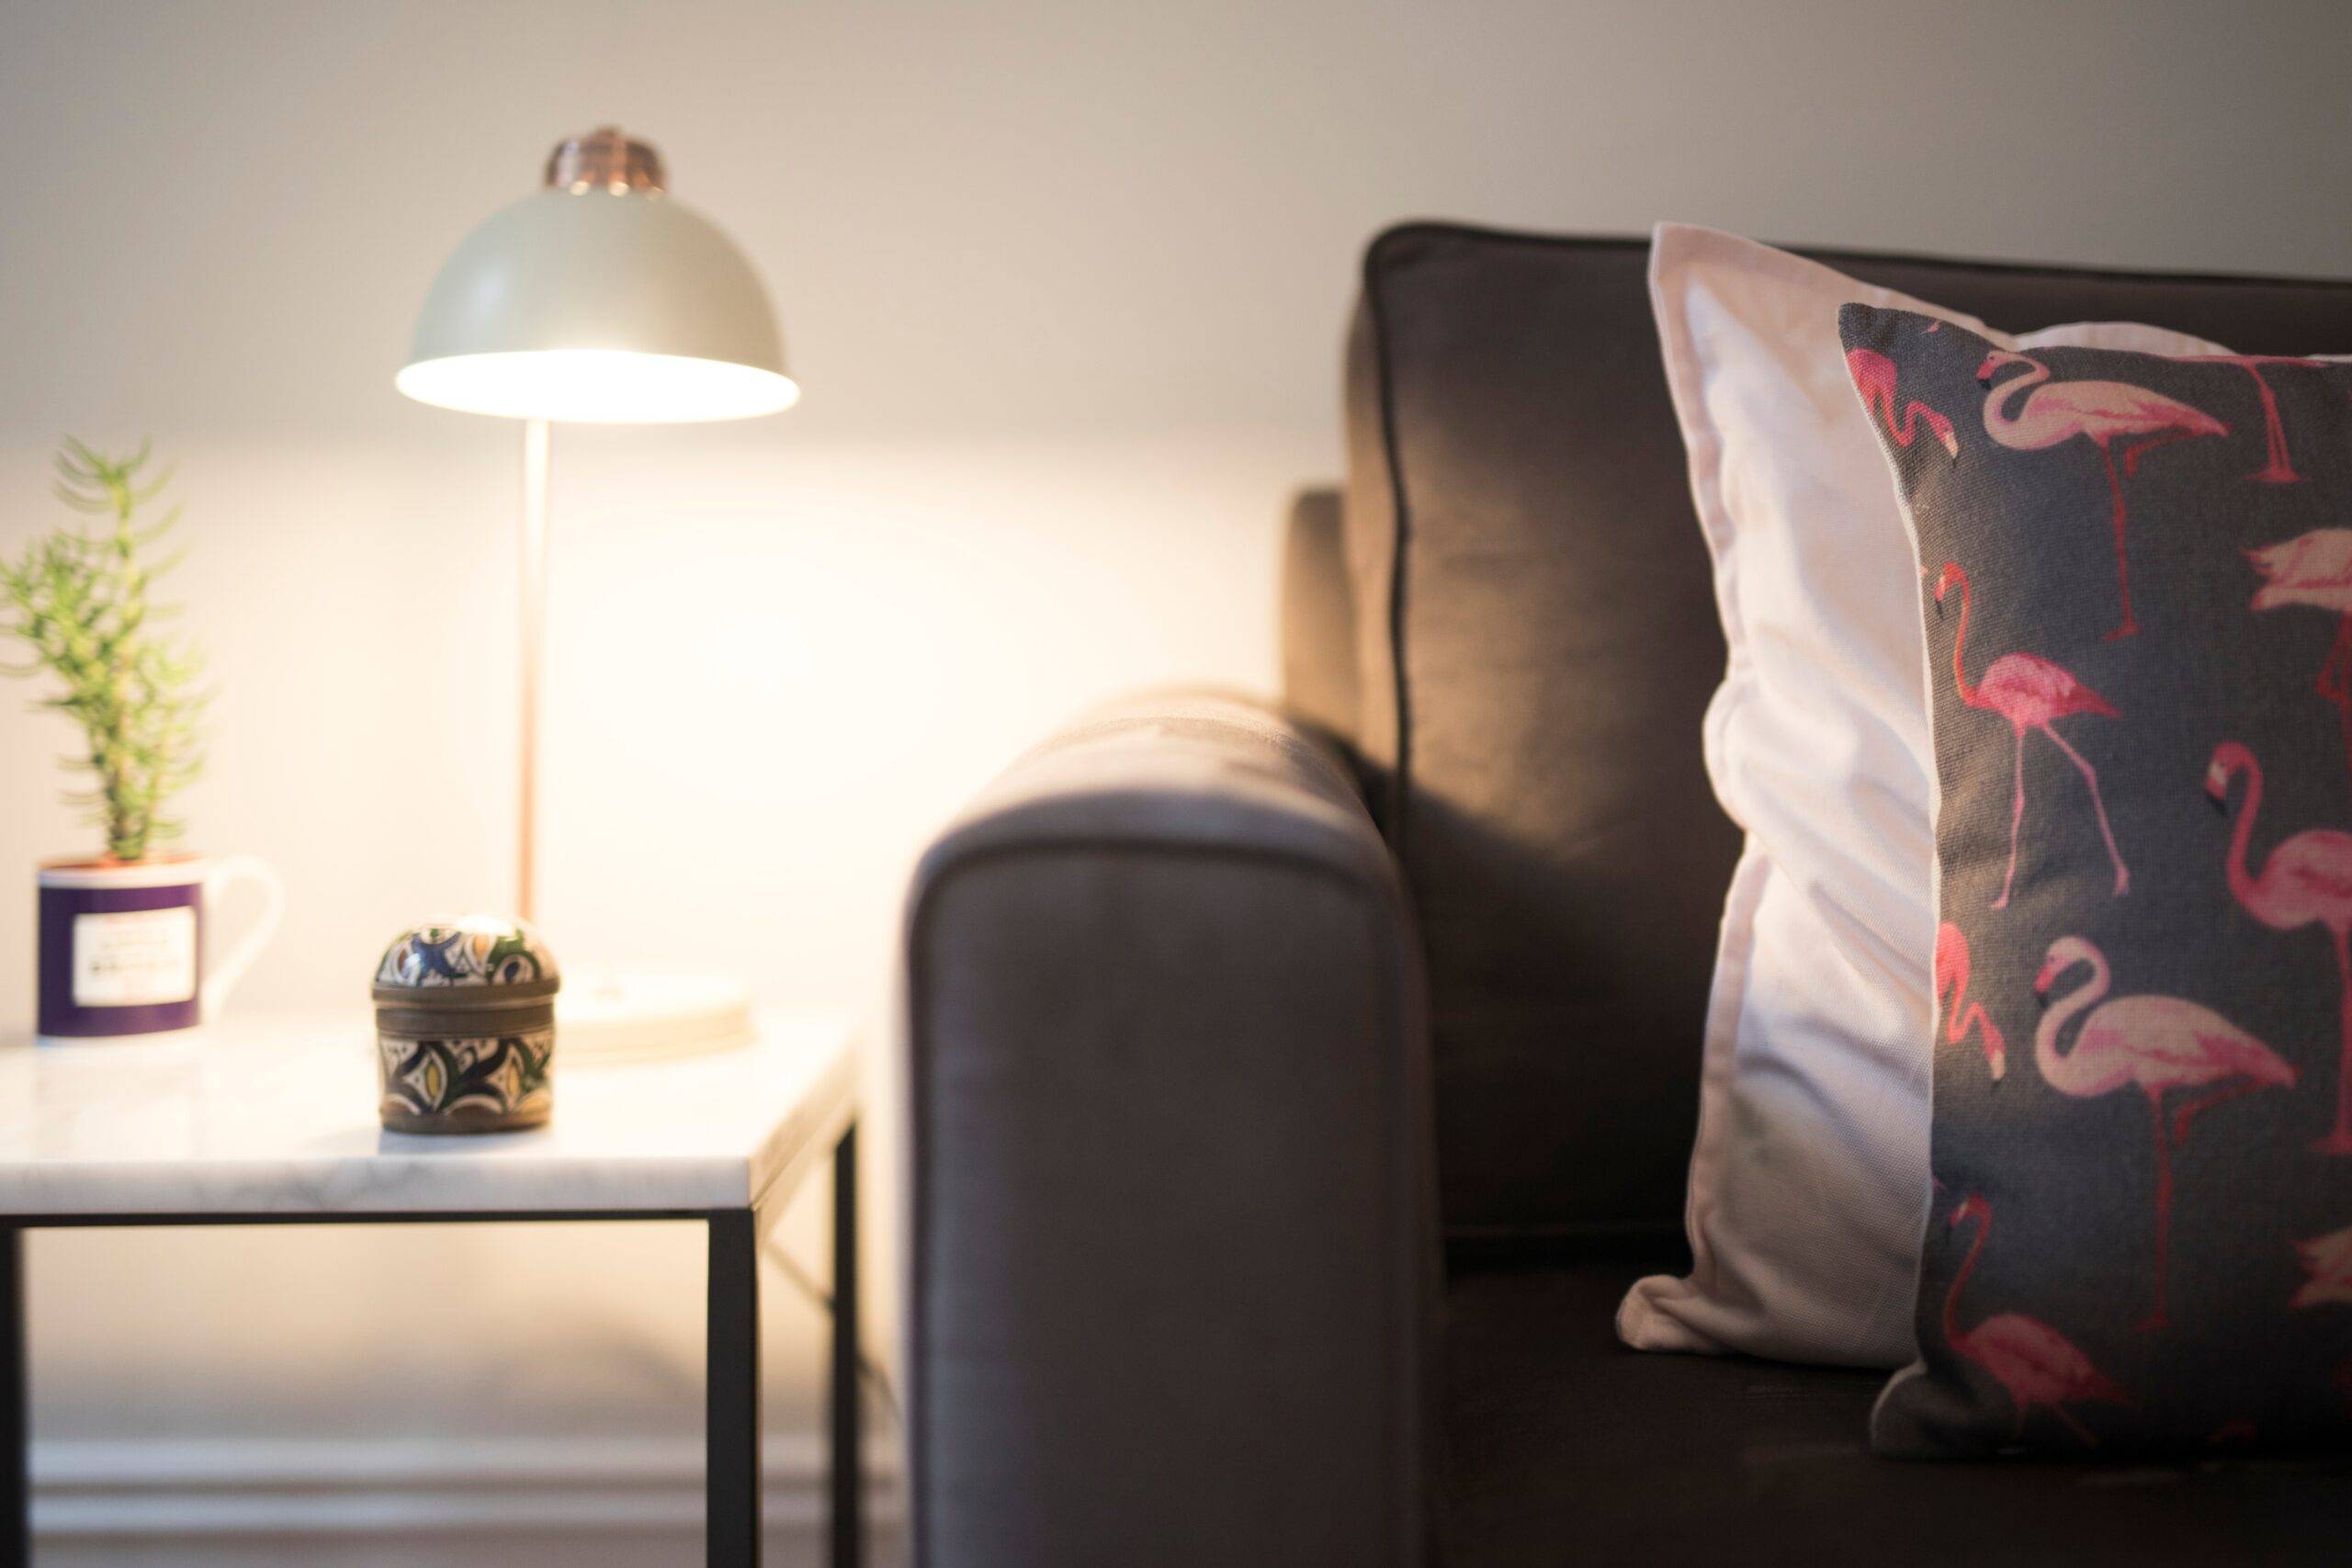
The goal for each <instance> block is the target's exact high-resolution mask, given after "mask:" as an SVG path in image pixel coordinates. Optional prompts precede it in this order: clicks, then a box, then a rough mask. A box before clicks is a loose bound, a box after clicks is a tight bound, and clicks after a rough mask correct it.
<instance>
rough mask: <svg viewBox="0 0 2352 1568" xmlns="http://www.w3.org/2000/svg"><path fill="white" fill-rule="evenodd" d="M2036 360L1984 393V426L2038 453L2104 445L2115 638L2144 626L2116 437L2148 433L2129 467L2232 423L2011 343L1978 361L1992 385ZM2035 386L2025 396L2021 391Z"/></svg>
mask: <svg viewBox="0 0 2352 1568" xmlns="http://www.w3.org/2000/svg"><path fill="white" fill-rule="evenodd" d="M2010 365H2023V366H2027V367H2030V370H2029V373H2028V374H2026V375H2023V376H2018V377H2016V378H2012V379H2010V380H2008V381H2005V382H2003V383H2002V384H2001V388H2000V389H1999V390H1998V391H1996V392H1994V393H1993V394H1992V395H1991V396H1989V397H1987V398H1986V399H1985V434H1988V435H1990V436H1991V437H1992V438H1993V439H1994V440H1996V441H1997V442H1999V443H2000V444H2001V445H2002V446H2007V447H2008V448H2009V449H2010V450H2011V451H2013V452H2039V451H2041V450H2042V449H2044V448H2045V447H2050V446H2059V445H2060V444H2062V443H2064V442H2067V441H2071V440H2073V439H2075V437H2076V436H2078V435H2079V436H2082V437H2084V438H2085V439H2086V440H2088V441H2089V442H2090V443H2091V445H2092V446H2097V447H2098V458H2099V462H2100V463H2101V464H2102V465H2104V466H2105V468H2106V469H2107V492H2108V497H2109V522H2110V524H2111V525H2112V526H2113V527H2114V529H2115V591H2116V596H2117V597H2118V598H2119V599H2120V601H2121V603H2122V609H2123V619H2122V620H2121V621H2120V622H2119V623H2118V624H2117V625H2116V626H2115V627H2114V629H2113V630H2111V631H2109V633H2108V634H2107V636H2108V638H2109V640H2110V641H2112V640H2113V639H2115V638H2117V637H2130V636H2131V635H2132V634H2134V633H2135V632H2137V631H2138V630H2139V629H2140V624H2139V622H2138V621H2136V620H2134V619H2133V618H2132V615H2131V565H2130V562H2129V560H2128V559H2127V558H2126V557H2125V554H2124V548H2123V535H2124V528H2125V522H2126V519H2125V516H2124V507H2123V481H2122V480H2121V479H2118V478H2117V477H2116V472H2115V453H2114V451H2113V450H2112V447H2113V444H2114V443H2115V442H2117V441H2120V440H2121V439H2123V438H2124V437H2126V436H2133V435H2142V436H2145V437H2147V439H2146V440H2144V441H2136V442H2133V443H2131V445H2130V446H2125V447H2124V448H2123V472H2124V473H2125V474H2127V475H2129V474H2134V473H2137V472H2138V471H2139V468H2140V459H2141V458H2142V457H2144V456H2145V455H2146V454H2148V453H2149V452H2151V451H2154V449H2155V448H2156V447H2159V446H2167V445H2169V444H2170V443H2172V442H2175V441H2186V440H2188V439H2189V438H2190V437H2191V436H2197V435H2227V434H2229V433H2230V427H2229V426H2228V425H2226V424H2223V423H2222V422H2221V421H2220V420H2218V419H2215V418H2214V417H2213V416H2212V415H2211V414H2209V413H2206V412H2203V411H2201V410H2199V409H2193V408H2190V407H2189V406H2188V404H2187V403H2184V402H2180V401H2178V400H2175V399H2172V398H2167V397H2165V395H2164V394H2163V393H2161V392H2152V391H2150V390H2148V389H2146V388H2145V387H2133V386H2128V385H2126V384H2125V383H2123V382H2121V381H2057V382H2052V381H2051V379H2050V367H2048V366H2047V365H2044V364H2043V363H2042V362H2041V361H2040V360H2039V359H2031V358H2028V357H2027V356H2026V355H2022V354H2012V353H2010V352H2008V351H2007V349H1998V348H1996V349H1995V350H1994V351H1993V352H1992V353H1990V354H1988V355H1985V362H1984V363H1983V364H1982V365H1979V366H1978V367H1976V379H1977V382H1978V383H1979V384H1980V385H1982V386H1986V387H1990V386H1991V385H1992V382H1993V374H1994V372H1996V371H1997V370H1999V369H2001V368H2002V367H2005V366H2010ZM2029 389H2030V394H2029V395H2027V396H2026V397H2025V400H2024V401H2023V402H2022V403H2019V404H2018V406H2017V407H2015V408H2012V407H2011V406H2010V405H2011V404H2012V403H2018V395H2019V394H2020V393H2028V392H2029Z"/></svg>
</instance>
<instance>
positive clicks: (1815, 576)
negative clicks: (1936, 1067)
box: [1617, 223, 2214, 1367]
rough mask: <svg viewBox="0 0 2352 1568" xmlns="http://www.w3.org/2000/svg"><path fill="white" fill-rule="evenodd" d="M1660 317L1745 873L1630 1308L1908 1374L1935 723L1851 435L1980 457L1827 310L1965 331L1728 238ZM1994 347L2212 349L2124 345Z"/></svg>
mask: <svg viewBox="0 0 2352 1568" xmlns="http://www.w3.org/2000/svg"><path fill="white" fill-rule="evenodd" d="M1650 291H1651V297H1652V301H1653V304H1654V306H1655V309H1656V313H1657V326H1658V336H1659V341H1660V344H1661V346H1662V348H1663V349H1664V352H1665V358H1666V369H1667V380H1668V385H1669V387H1670V388H1671V389H1672V391H1673V395H1674V405H1675V413H1676V417H1677V419H1678V420H1679V423H1680V424H1681V427H1682V434H1683V440H1684V445H1685V446H1686V447H1687V448H1688V450H1689V454H1690V459H1691V491H1692V495H1693V498H1694V500H1695V501H1696V502H1697V506H1698V513H1699V518H1700V522H1701V525H1702V527H1703V529H1704V530H1705V534H1706V539H1707V546H1708V549H1709V551H1710V552H1711V554H1712V556H1713V561H1714V569H1715V589H1716V598H1717V603H1718V604H1719V605H1720V606H1721V609H1722V612H1723V621H1724V640H1725V642H1726V643H1727V644H1728V645H1729V648H1730V654H1731V658H1730V663H1729V666H1728V668H1727V669H1726V670H1725V671H1724V682H1723V686H1722V688H1721V690H1720V691H1718V692H1717V694H1716V695H1715V699H1714V702H1713V705H1712V706H1711V707H1710V708H1709V710H1708V715H1707V726H1706V735H1705V744H1706V758H1707V770H1708V775H1709V777H1710V779H1711V780H1712V781H1713V784H1714V788H1715V793H1716V795H1717V796H1718V797H1719V798H1720V799H1721V800H1722V802H1723V804H1724V810H1725V811H1727V812H1728V813H1729V814H1730V815H1731V817H1732V818H1733V819H1734V820H1735V821H1736V822H1738V823H1739V824H1740V826H1741V827H1742V828H1743V829H1745V830H1746V831H1747V849H1746V852H1745V853H1744V854H1743V855H1742V857H1741V859H1740V863H1739V868H1738V871H1737V873H1736V875H1735V876H1734V878H1733V882H1732V886H1731V889H1730V892H1729V895H1728V897H1726V899H1725V901H1724V921H1723V934H1722V939H1721V942H1720V944H1719V946H1718V950H1717V956H1716V968H1715V984H1714V988H1713V994H1712V995H1711V996H1710V998H1709V999H1708V1010H1707V1023H1706V1034H1705V1043H1704V1054H1705V1060H1704V1066H1703V1071H1702V1077H1701V1086H1702V1087H1701V1103H1700V1111H1699V1130H1698V1137H1697V1139H1696V1141H1695V1143H1694V1145H1693V1146H1692V1150H1691V1186H1690V1199H1689V1204H1688V1215H1687V1217H1688V1222H1689V1226H1690V1235H1691V1271H1690V1273H1689V1274H1688V1275H1684V1276H1676V1275H1658V1276H1656V1277H1653V1278H1650V1279H1646V1280H1642V1281H1641V1282H1640V1283H1638V1284H1637V1285H1635V1286H1634V1289H1633V1291H1632V1292H1631V1293H1630V1294H1629V1295H1628V1296H1627V1297H1626V1298H1625V1302H1624V1304H1623V1308H1622V1309H1621V1310H1620V1312H1619V1314H1618V1319H1617V1325H1618V1332H1619V1333H1620V1335H1621V1336H1622V1337H1623V1338H1624V1339H1625V1341H1626V1342H1627V1343H1628V1344H1631V1345H1634V1346H1635V1347H1637V1348H1642V1349H1646V1350H1689V1351H1726V1350H1739V1351H1746V1352H1747V1353H1749V1354H1752V1355H1758V1356H1773V1357H1779V1358H1781V1359H1790V1360H1804V1361H1831V1362H1838V1363H1843V1364H1849V1365H1857V1366H1873V1367H1896V1366H1900V1365H1902V1364H1903V1363H1904V1362H1905V1361H1907V1360H1909V1359H1910V1358H1911V1353H1912V1344H1911V1295H1912V1290H1913V1285H1914V1281H1915V1279H1916V1276H1917V1269H1918V1258H1919V1252H1918V1247H1919V1192H1920V1189H1921V1188H1922V1186H1923V1185H1924V1184H1925V1183H1926V1181H1927V1175H1928V1053H1927V1049H1926V1044H1925V1040H1926V1032H1927V1027H1928V1016H1929V1013H1930V1011H1931V1010H1932V1007H1933V992H1932V987H1931V985H1930V980H1931V976H1930V973H1929V957H1930V943H1931V942H1932V940H1933V936H1934V931H1935V926H1936V922H1935V918H1934V914H1933V908H1932V905H1931V903H1930V899H1929V893H1928V863H1929V861H1930V859H1931V858H1932V853H1933V848H1934V840H1933V839H1932V837H1931V836H1930V834H1929V831H1928V795H1929V781H1930V778H1931V772H1930V764H1929V758H1928V715H1927V698H1926V694H1925V693H1924V691H1923V689H1922V687H1921V684H1920V678H1919V628H1918V616H1917V610H1916V608H1915V606H1914V604H1913V594H1912V592H1911V589H1910V582H1911V579H1912V576H1913V571H1914V569H1913V567H1912V564H1911V552H1910V548H1909V547H1908V546H1907V544H1906V543H1905V539H1904V534H1903V522H1902V518H1901V516H1900V514H1899V513H1898V511H1897V509H1896V506H1895V502H1894V497H1893V496H1892V495H1890V494H1889V493H1888V491H1887V484H1886V470H1885V465H1884V464H1883V463H1882V462H1881V461H1880V460H1879V456H1878V451H1877V446H1876V444H1875V443H1874V442H1873V441H1872V439H1871V428H1872V425H1873V423H1874V422H1878V421H1889V420H1891V421H1893V422H1894V423H1893V426H1892V428H1893V429H1894V433H1895V439H1896V440H1898V441H1900V442H1904V443H1907V444H1908V445H1907V446H1906V450H1912V451H1918V452H1922V453H1930V454H1935V455H1939V456H1941V457H1945V458H1946V459H1947V460H1949V458H1950V457H1951V453H1952V452H1953V451H1954V450H1956V449H1958V448H1959V447H1960V446H1961V445H1962V443H1963V442H1966V441H1969V440H1973V439H1977V438H1978V437H1976V436H1973V435H1972V434H1971V433H1970V432H1969V431H1967V430H1965V429H1963V428H1962V427H1961V426H1960V425H1959V424H1957V423H1954V419H1955V418H1956V417H1957V416H1950V417H1948V416H1946V415H1945V414H1943V413H1941V412H1938V411H1937V410H1935V409H1931V408H1928V407H1927V406H1926V405H1924V404H1921V403H1919V402H1917V401H1916V400H1912V399H1911V398H1909V397H1908V396H1907V395H1906V389H1905V388H1904V387H1902V386H1901V385H1899V384H1898V382H1897V381H1896V379H1895V371H1894V366H1893V365H1892V364H1890V363H1884V362H1872V361H1868V360H1866V361H1864V368H1863V371H1862V380H1863V385H1864V393H1865V397H1866V398H1867V399H1868V400H1869V404H1870V407H1869V410H1868V412H1865V411H1863V410H1860V409H1857V408H1856V407H1855V404H1854V389H1853V387H1852V386H1851V385H1850V384H1849V379H1848V368H1847V362H1846V357H1845V354H1844V351H1843V350H1842V349H1841V348H1840V346H1839V345H1838V306H1840V305H1841V304H1843V303H1845V302H1846V301H1848V300H1850V299H1864V300H1869V301H1871V302H1872V303H1875V304H1879V305H1883V306H1887V307H1890V308H1896V309H1906V310H1922V311H1932V312H1934V313H1937V314H1940V315H1942V316H1944V317H1945V319H1947V320H1949V321H1952V322H1954V323H1955V324H1956V325H1960V326H1964V327H1967V328H1969V329H1970V330H1971V331H1973V332H1978V333H1986V334H1987V335H1991V334H1990V332H1989V329H1987V328H1985V327H1983V326H1982V325H1981V324H1980V323H1978V322H1976V321H1973V320H1972V319H1971V318H1969V317H1966V316H1960V315H1955V314H1952V313H1951V312H1949V311H1942V310H1939V309H1938V308H1936V307H1933V306H1929V305H1926V304H1923V303H1922V302H1920V301H1919V300H1917V299H1911V298H1909V297H1908V296H1905V295H1901V294H1895V293H1893V292H1890V291H1888V290H1885V289H1880V288H1871V287H1869V286H1867V285H1864V284H1861V283H1858V282H1856V281H1855V280H1854V279H1852V278H1850V277H1848V276H1845V275H1843V274H1842V273H1839V272H1837V271H1835V270H1833V269H1831V268H1829V267H1826V266H1823V265H1820V264H1819V263H1817V262H1813V261H1808V260H1806V259H1805V258H1804V257H1802V256H1795V255H1791V254H1788V253H1787V252H1785V251H1780V250H1775V249H1773V248H1772V247H1771V246H1770V245H1761V244H1758V243H1756V242H1754V241H1752V240H1744V239H1741V238H1739V237H1738V236H1736V235H1732V234H1723V233H1717V232H1714V231H1711V230H1706V229H1698V228H1691V227H1689V226H1687V225H1683V224H1677V223H1668V224H1661V225H1660V226H1659V227H1658V229H1657V234H1656V237H1655V238H1654V240H1653V242H1652V244H1651V250H1650ZM1998 341H1999V342H2000V343H2001V344H2002V346H2004V347H2021V348H2025V349H2027V350H2028V351H2029V352H2032V351H2037V350H2038V349H2039V348H2040V347H2041V346H2043V345H2049V344H2104V345H2109V346H2117V347H2128V348H2138V349H2146V350H2153V351H2155V352H2161V353H2168V354H2189V353H2198V352H2207V351H2211V349H2212V348H2213V346H2214V345H2212V344H2207V343H2204V342H2203V341H2201V340H2199V339H2196V338H2189V337H2184V336H2182V335H2181V334H2179V333H2168V332H2163V331H2160V330H2158V329H2156V328H2153V327H2144V326H2137V325H2131V324H2128V323H2113V322H2095V323H2088V324H2076V325H2071V326H2059V327H2052V328H2049V329H2047V330H2045V331H2042V332H2039V333H2033V334H2032V335H2031V336H2030V337H2026V338H2020V339H2015V340H2011V339H2007V338H2001V339H1999V340H1998Z"/></svg>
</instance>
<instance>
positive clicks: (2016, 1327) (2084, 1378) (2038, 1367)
mask: <svg viewBox="0 0 2352 1568" xmlns="http://www.w3.org/2000/svg"><path fill="white" fill-rule="evenodd" d="M1967 1220H1975V1221H1978V1222H1980V1223H1979V1224H1978V1225H1977V1227H1976V1239H1975V1240H1974V1241H1973V1242H1972V1243H1970V1244H1969V1248H1968V1258H1967V1260H1966V1261H1965V1262H1963V1263H1962V1264H1961V1266H1960V1272H1959V1273H1958V1274H1955V1275H1954V1276H1952V1281H1951V1292H1949V1293H1947V1294H1946V1295H1945V1297H1944V1340H1945V1342H1946V1343H1947V1344H1949V1345H1951V1348H1952V1353H1953V1354H1954V1355H1957V1356H1959V1357H1961V1358H1962V1359H1966V1360H1971V1361H1973V1362H1975V1363H1976V1364H1977V1365H1978V1366H1980V1367H1982V1368H1984V1369H1985V1371H1987V1372H1989V1373H1991V1374H1992V1377H1993V1381H1994V1382H1997V1383H1999V1384H2000V1385H2001V1388H2002V1391H2003V1392H2004V1393H2007V1395H2008V1396H2009V1404H2010V1406H2011V1407H2012V1408H2013V1409H2014V1410H2015V1411H2016V1413H2017V1425H2016V1427H2015V1428H2014V1430H2013V1436H2012V1440H2013V1441H2014V1440H2016V1439H2018V1438H2023V1437H2024V1436H2025V1418H2026V1416H2028V1415H2029V1414H2030V1413H2031V1412H2032V1411H2033V1410H2034V1408H2035V1407H2036V1406H2040V1407H2041V1409H2044V1410H2047V1411H2049V1412H2050V1414H2052V1416H2056V1417H2058V1419H2059V1420H2061V1421H2063V1422H2064V1423H2065V1424H2066V1429H2067V1430H2068V1431H2070V1432H2072V1433H2074V1434H2075V1436H2076V1437H2077V1438H2081V1439H2082V1440H2083V1444H2084V1446H2085V1447H2086V1448H2094V1449H2095V1448H2097V1447H2098V1438H2094V1437H2092V1436H2091V1434H2090V1430H2089V1428H2087V1427H2085V1426H2084V1425H2083V1424H2082V1423H2081V1422H2080V1421H2078V1420H2076V1419H2075V1416H2074V1414H2073V1413H2072V1412H2070V1411H2069V1410H2067V1409H2066V1406H2067V1405H2069V1404H2083V1403H2088V1402H2096V1403H2098V1404H2120V1405H2123V1406H2125V1407H2126V1408H2129V1407H2130V1406H2131V1395H2129V1394H2127V1393H2124V1392H2123V1391H2122V1390H2121V1389H2120V1388H2118V1387H2116V1386H2115V1384H2114V1382H2112V1381H2111V1380H2109V1378H2108V1376H2107V1374H2106V1373H2104V1372H2102V1371H2099V1370H2098V1368H2097V1367H2095V1366H2093V1365H2092V1364H2091V1359H2090V1358H2089V1357H2088V1356H2086V1355H2084V1354H2083V1352H2082V1351H2081V1349H2080V1348H2077V1347H2076V1346H2075V1342H2074V1341H2073V1340H2071V1339H2069V1338H2067V1337H2065V1336H2064V1335H2063V1334H2061V1333H2059V1332H2058V1331H2057V1330H2056V1329H2054V1328H2052V1327H2051V1326H2050V1325H2048V1324H2046V1323H2044V1322H2042V1321H2041V1319H2040V1318H2038V1317H2028V1316H2027V1315H2026V1314H2023V1313H2021V1312H2005V1313H2000V1314H1996V1315H1994V1316H1992V1317H1988V1318H1986V1319H1985V1320H1984V1321H1983V1322H1982V1323H1979V1324H1978V1325H1976V1326H1975V1327H1973V1328H1970V1329H1965V1330H1963V1329H1962V1327H1961V1326H1960V1292H1961V1291H1962V1288H1964V1287H1965V1286H1966V1285H1967V1283H1968V1277H1969V1275H1971V1274H1973V1273H1974V1272H1975V1271H1976V1259H1977V1258H1978V1257H1979V1256H1980V1255H1981V1254H1982V1253H1983V1252H1984V1250H1985V1238H1986V1237H1988V1236H1990V1235H1992V1234H1993V1205H1992V1204H1991V1203H1990V1202H1988V1201H1986V1200H1985V1198H1984V1197H1983V1196H1982V1195H1981V1194H1978V1193H1973V1192H1972V1193H1970V1194H1969V1195H1968V1196H1967V1197H1966V1198H1963V1199H1962V1200H1961V1204H1960V1207H1959V1208H1957V1209H1954V1210H1953V1211H1952V1212H1951V1221H1950V1222H1949V1223H1950V1224H1953V1225H1958V1224H1962V1222H1964V1221H1967Z"/></svg>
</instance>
